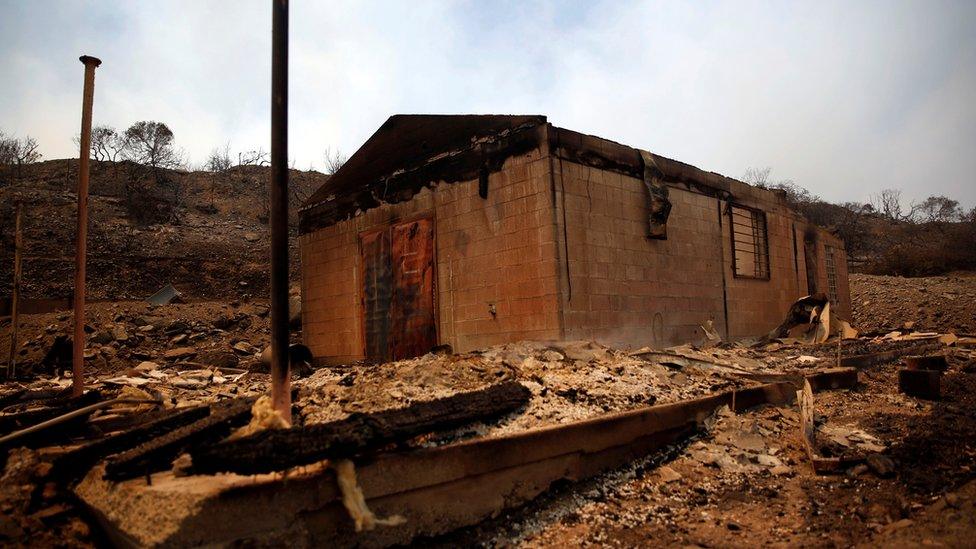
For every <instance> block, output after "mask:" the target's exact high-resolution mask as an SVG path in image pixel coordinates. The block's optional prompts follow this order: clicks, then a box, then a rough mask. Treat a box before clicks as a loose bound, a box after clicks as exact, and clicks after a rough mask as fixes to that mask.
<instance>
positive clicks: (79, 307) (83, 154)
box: [71, 55, 102, 396]
mask: <svg viewBox="0 0 976 549" xmlns="http://www.w3.org/2000/svg"><path fill="white" fill-rule="evenodd" d="M78 59H79V60H80V61H81V62H82V63H84V64H85V92H84V99H83V100H82V105H81V151H80V152H79V155H78V236H77V238H78V241H77V245H76V248H75V295H74V298H75V303H74V310H75V334H74V349H73V350H74V352H73V354H72V357H73V359H72V363H71V394H72V395H73V396H79V395H81V393H82V392H84V390H85V252H86V249H85V248H86V246H87V243H88V158H89V157H90V156H91V122H92V100H93V99H94V96H95V68H96V67H98V66H99V65H101V64H102V62H101V61H100V60H98V59H96V58H94V57H89V56H87V55H82V56H81V57H79V58H78Z"/></svg>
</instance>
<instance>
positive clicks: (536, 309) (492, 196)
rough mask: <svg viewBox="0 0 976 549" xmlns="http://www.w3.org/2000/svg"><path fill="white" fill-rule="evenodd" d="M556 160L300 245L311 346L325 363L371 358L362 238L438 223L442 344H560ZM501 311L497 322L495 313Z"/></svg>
mask: <svg viewBox="0 0 976 549" xmlns="http://www.w3.org/2000/svg"><path fill="white" fill-rule="evenodd" d="M552 211H553V210H552V198H551V180H550V174H549V160H548V157H546V156H544V155H543V154H542V152H541V151H539V150H535V151H532V152H530V153H528V154H526V155H522V156H517V157H512V158H510V159H508V160H507V161H506V162H505V164H504V165H503V167H502V169H501V170H500V171H498V172H494V173H491V174H489V177H488V197H487V199H482V198H481V197H480V196H479V195H478V181H477V180H474V181H465V182H459V183H440V184H437V185H436V186H434V188H433V190H431V189H424V190H423V191H421V192H420V193H419V194H417V195H416V196H414V197H413V199H411V200H409V201H406V202H401V203H397V204H384V205H383V206H380V207H378V208H374V209H372V210H369V211H367V212H365V213H363V214H361V215H359V216H357V217H355V218H353V219H350V220H347V221H343V222H340V223H338V224H336V225H333V226H330V227H326V228H323V229H319V230H317V231H314V232H312V233H310V234H307V235H303V236H302V237H301V238H300V245H301V254H302V269H303V276H302V292H303V300H304V307H303V309H302V315H303V325H304V332H303V335H304V338H305V344H306V345H308V346H309V347H310V349H311V350H312V354H313V355H314V356H316V357H325V358H326V361H327V362H332V363H344V362H351V361H355V360H359V359H362V358H363V357H364V354H363V353H364V347H365V342H364V339H363V337H364V336H363V328H362V322H363V320H362V310H361V305H360V304H361V299H362V297H361V291H362V289H361V282H360V277H361V276H362V264H361V263H362V259H361V257H360V251H359V234H360V233H362V232H365V231H368V230H371V229H376V228H379V227H383V226H386V225H390V224H393V223H396V222H399V221H404V220H409V219H412V218H417V217H427V216H430V217H433V219H434V230H435V246H436V252H435V257H436V271H437V272H436V274H437V278H436V286H435V288H436V289H435V292H436V295H435V300H436V302H437V303H436V309H437V318H436V321H437V324H438V341H439V342H440V343H448V344H450V345H451V346H452V347H453V348H454V349H455V350H456V351H458V352H463V351H467V350H471V349H475V348H479V347H483V346H486V345H492V344H496V343H503V342H506V341H512V340H518V339H539V340H545V339H558V338H559V335H560V324H559V314H558V309H557V303H558V299H557V296H558V293H559V280H558V273H557V269H556V246H555V226H554V223H553V218H552ZM492 306H493V307H494V311H495V314H494V315H493V314H491V312H490V309H491V307H492Z"/></svg>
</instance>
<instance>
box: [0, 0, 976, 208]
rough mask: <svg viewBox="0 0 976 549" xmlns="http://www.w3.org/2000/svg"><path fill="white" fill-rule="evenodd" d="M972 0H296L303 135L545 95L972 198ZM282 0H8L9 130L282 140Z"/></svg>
mask: <svg viewBox="0 0 976 549" xmlns="http://www.w3.org/2000/svg"><path fill="white" fill-rule="evenodd" d="M974 29H976V1H973V0H964V1H960V2H930V1H922V0H916V1H913V2H895V1H884V2H850V1H846V2H836V3H835V2H821V1H818V2H813V1H808V2H799V1H794V2H783V3H777V2H755V3H753V2H745V1H735V2H700V1H699V2H678V1H673V2H643V1H627V0H614V1H606V2H599V1H584V2H526V1H512V2H501V1H487V0H485V1H470V2H467V1H458V2H446V1H445V2H434V1H423V0H414V1H407V0H403V1H397V2H378V3H366V2H335V1H314V2H313V1H310V0H309V1H294V2H293V4H292V7H291V76H290V86H291V96H290V100H291V102H290V109H291V113H290V150H291V154H292V157H293V158H294V159H295V160H296V166H297V167H300V168H307V167H309V166H310V165H311V166H315V167H319V168H320V167H321V166H322V151H323V150H324V149H325V148H326V147H328V146H331V147H333V148H339V149H340V150H342V151H343V152H345V153H347V154H351V153H352V152H354V151H355V150H356V149H357V148H358V147H359V145H360V144H362V142H363V141H364V140H365V139H366V138H367V137H369V135H370V134H371V133H372V132H373V131H374V130H375V129H376V128H377V127H378V126H379V125H380V124H382V122H383V121H384V120H385V119H386V118H387V117H388V116H390V115H391V114H395V113H518V114H544V115H547V116H548V117H549V120H550V122H552V123H554V124H556V125H558V126H562V127H566V128H570V129H573V130H577V131H582V132H585V133H593V134H597V135H600V136H602V137H607V138H609V139H613V140H615V141H620V142H622V143H626V144H628V145H632V146H635V147H639V148H644V149H648V150H651V151H654V152H656V153H658V154H662V155H665V156H668V157H671V158H675V159H678V160H682V161H685V162H689V163H691V164H695V165H697V166H699V167H701V168H704V169H707V170H712V171H717V172H720V173H724V174H726V175H730V176H733V177H741V176H742V175H743V173H744V172H745V170H746V169H747V168H748V167H750V166H756V167H763V166H771V167H772V168H773V175H774V177H777V178H789V179H793V180H794V181H795V182H796V183H798V184H800V185H803V186H805V187H807V188H809V189H810V190H811V191H813V192H815V193H817V194H819V195H821V196H823V197H824V198H826V199H829V200H834V201H841V200H868V199H869V198H870V195H872V194H873V193H876V192H877V191H878V190H880V189H882V188H889V187H893V188H901V189H904V191H905V194H906V197H907V198H912V199H919V198H923V197H925V196H928V195H930V194H945V195H948V196H951V197H955V198H957V199H959V200H961V201H962V202H963V204H964V205H966V206H970V207H971V206H973V205H976V30H974ZM270 38H271V7H270V2H267V1H261V2H250V1H243V0H238V1H232V2H231V1H228V2H217V1H209V2H208V1H202V0H197V1H188V2H176V1H165V0H159V1H153V2H149V1H135V0H132V1H120V2H110V1H99V2H94V1H93V2H45V1H27V0H21V1H14V0H0V63H2V72H0V129H3V130H5V131H6V132H7V133H16V134H18V135H24V134H30V135H32V136H34V137H36V138H37V139H38V140H39V141H40V144H41V148H42V152H43V153H44V157H45V158H48V159H50V158H63V157H69V156H76V155H77V149H76V148H75V146H74V145H73V143H72V140H71V138H72V136H73V135H76V134H77V133H78V128H79V124H80V122H79V120H80V111H81V84H82V72H83V66H82V65H81V63H79V62H78V56H79V55H81V54H89V55H94V56H97V57H99V58H101V59H102V61H103V64H102V66H101V68H99V69H98V71H97V73H96V74H97V76H96V90H95V116H94V118H95V122H96V123H97V124H98V123H101V124H109V125H112V126H116V127H120V128H124V127H126V126H128V125H129V124H131V123H132V122H134V121H136V120H145V119H151V120H160V121H164V122H166V123H167V124H168V125H169V126H170V127H171V128H172V129H173V131H174V133H175V134H176V141H177V142H178V144H179V145H180V146H182V147H184V148H185V149H186V151H187V153H188V154H189V157H190V159H191V160H192V161H193V162H194V163H196V164H200V163H202V162H203V161H204V159H205V158H206V156H207V154H208V153H209V151H210V150H211V149H212V148H213V147H215V146H218V145H223V144H225V143H230V145H231V148H232V149H233V150H235V151H236V150H240V149H250V148H256V147H258V146H263V147H264V148H265V149H267V148H268V144H269V126H270V123H269V101H270V100H269V95H270V72H271V71H270V58H271V45H270Z"/></svg>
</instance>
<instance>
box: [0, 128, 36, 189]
mask: <svg viewBox="0 0 976 549" xmlns="http://www.w3.org/2000/svg"><path fill="white" fill-rule="evenodd" d="M38 148H39V145H38V143H37V140H36V139H34V138H33V137H31V136H29V135H28V136H27V137H23V138H19V139H18V138H16V137H6V136H4V134H3V132H0V165H3V166H10V167H14V166H16V170H17V178H20V177H22V176H23V166H24V165H25V164H33V163H35V162H37V161H38V160H40V159H41V153H40V151H38Z"/></svg>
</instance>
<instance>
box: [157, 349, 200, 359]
mask: <svg viewBox="0 0 976 549" xmlns="http://www.w3.org/2000/svg"><path fill="white" fill-rule="evenodd" d="M195 354H197V350H196V349H194V348H193V347H177V348H175V349H170V350H168V351H166V352H165V353H163V357H164V358H168V359H170V360H176V359H179V358H187V357H191V356H193V355H195Z"/></svg>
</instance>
